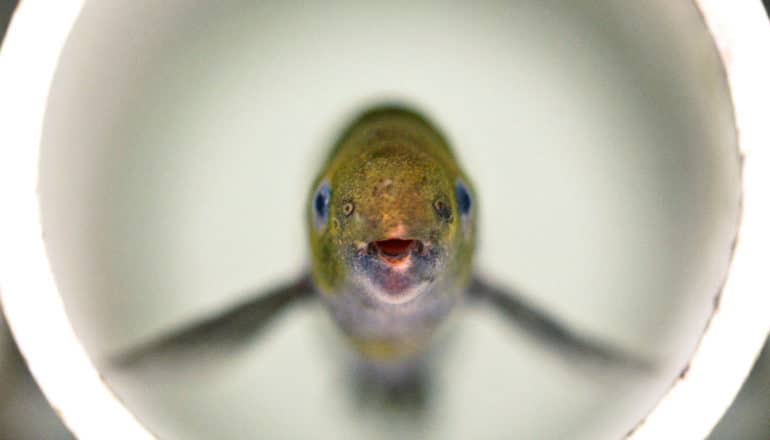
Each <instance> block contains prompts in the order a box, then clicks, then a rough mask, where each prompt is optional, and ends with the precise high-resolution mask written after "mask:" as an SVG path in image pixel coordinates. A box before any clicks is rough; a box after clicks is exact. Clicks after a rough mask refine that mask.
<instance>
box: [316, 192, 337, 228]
mask: <svg viewBox="0 0 770 440" xmlns="http://www.w3.org/2000/svg"><path fill="white" fill-rule="evenodd" d="M331 198H332V191H331V187H330V186H329V182H322V183H321V184H320V185H319V186H318V189H317V190H316V192H315V194H314V195H313V200H312V210H313V223H315V227H316V228H317V229H321V228H323V227H324V226H326V224H327V223H328V222H329V205H330V203H331Z"/></svg>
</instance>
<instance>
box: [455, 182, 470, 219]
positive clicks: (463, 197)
mask: <svg viewBox="0 0 770 440" xmlns="http://www.w3.org/2000/svg"><path fill="white" fill-rule="evenodd" d="M455 196H456V198H457V209H458V210H459V211H460V214H462V215H467V214H468V213H469V212H471V195H470V194H469V193H468V189H467V188H465V185H463V184H462V183H460V182H458V183H457V186H456V187H455Z"/></svg>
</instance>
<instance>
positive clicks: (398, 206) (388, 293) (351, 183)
mask: <svg viewBox="0 0 770 440" xmlns="http://www.w3.org/2000/svg"><path fill="white" fill-rule="evenodd" d="M308 205H309V229H310V241H311V248H312V250H313V273H314V278H315V279H316V284H318V285H319V287H320V290H321V291H322V292H325V293H328V294H332V295H333V294H335V292H337V291H339V290H340V289H338V288H337V287H338V286H340V285H343V284H346V283H347V285H351V284H352V285H355V286H358V287H359V289H358V290H359V291H360V292H359V294H362V295H368V296H370V297H372V298H373V299H374V300H375V301H378V302H379V303H381V304H394V305H395V304H403V303H407V302H409V301H411V300H412V299H414V298H416V297H418V296H419V295H420V294H422V293H424V292H426V291H429V290H430V287H431V286H432V285H435V283H436V282H437V281H439V280H445V279H446V277H447V275H449V276H451V277H459V279H465V278H467V277H469V275H470V256H471V253H472V251H473V242H474V240H473V238H474V237H473V236H474V233H475V231H474V229H475V228H474V223H475V221H474V220H475V211H476V202H475V196H474V194H473V190H472V187H471V185H470V183H469V181H468V179H467V178H466V177H465V176H464V175H463V174H462V172H461V171H460V170H459V168H458V167H457V166H455V165H454V163H452V162H447V161H446V160H445V159H442V157H441V156H438V157H437V156H436V155H432V154H430V152H429V151H426V150H425V149H424V148H421V147H420V145H416V144H414V143H411V142H408V141H404V140H401V141H392V142H379V143H373V145H369V146H366V147H365V148H361V149H360V150H359V151H357V152H356V154H352V155H349V157H348V158H347V160H345V161H343V162H342V163H339V164H337V165H336V166H335V167H333V168H332V169H330V170H329V171H328V172H327V173H325V174H324V175H322V176H320V177H319V179H318V180H317V182H316V185H315V187H314V189H313V192H312V193H311V196H310V201H309V203H308ZM353 290H355V289H353Z"/></svg>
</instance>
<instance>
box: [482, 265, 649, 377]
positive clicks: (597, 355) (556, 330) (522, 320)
mask: <svg viewBox="0 0 770 440" xmlns="http://www.w3.org/2000/svg"><path fill="white" fill-rule="evenodd" d="M468 293H469V296H470V297H471V298H476V299H478V300H481V301H484V302H486V303H488V304H490V305H492V306H493V308H494V309H495V310H496V311H498V312H499V313H500V314H502V316H503V317H504V318H506V319H507V320H508V321H509V322H510V323H511V324H513V325H516V326H518V327H519V328H521V329H523V330H524V331H526V332H527V333H528V334H530V335H531V336H532V337H534V338H535V339H537V340H538V341H539V342H542V343H544V344H546V345H548V346H550V347H552V348H554V349H556V350H557V351H558V352H559V353H560V354H562V355H563V356H566V357H569V358H575V357H579V358H584V359H588V360H594V361H599V362H601V363H606V364H616V365H622V366H627V367H631V368H635V369H641V370H650V369H651V366H650V364H649V363H648V362H647V361H644V360H642V359H638V358H636V357H634V356H632V355H629V354H626V353H624V352H622V351H621V350H619V349H617V348H615V347H612V346H610V345H609V344H607V343H604V342H602V341H597V340H593V339H590V338H587V337H585V336H582V335H580V334H578V333H577V332H575V331H574V330H572V329H570V328H569V327H567V326H566V325H564V324H562V323H560V322H559V321H558V320H557V319H556V318H555V317H554V316H551V315H549V314H548V313H547V312H545V311H543V310H540V309H538V308H537V307H535V306H534V305H532V304H530V303H528V302H527V301H526V300H525V299H524V298H523V297H522V296H521V295H520V294H518V292H516V291H515V290H512V289H504V288H501V287H499V286H496V285H493V284H490V283H488V282H486V281H484V280H482V279H480V278H479V277H478V276H474V277H473V280H472V281H471V285H470V287H469V290H468Z"/></svg>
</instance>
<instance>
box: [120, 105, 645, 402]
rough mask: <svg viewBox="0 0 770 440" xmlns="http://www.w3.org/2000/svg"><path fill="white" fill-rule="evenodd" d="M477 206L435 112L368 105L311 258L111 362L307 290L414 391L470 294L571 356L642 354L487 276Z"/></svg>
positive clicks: (188, 349)
mask: <svg viewBox="0 0 770 440" xmlns="http://www.w3.org/2000/svg"><path fill="white" fill-rule="evenodd" d="M479 215H480V206H479V203H478V197H477V192H476V188H475V186H474V184H473V182H472V181H471V179H470V177H469V176H468V175H467V174H466V173H465V171H464V170H463V169H462V167H461V166H460V164H459V162H458V160H457V157H456V156H455V154H454V152H453V150H452V148H451V147H450V145H449V142H448V141H447V138H446V137H445V135H444V134H443V133H442V132H441V131H439V129H438V128H437V126H436V125H435V124H434V123H433V122H432V121H431V120H429V119H428V118H426V117H425V116H423V115H422V114H420V113H419V112H418V111H416V110H413V109H411V108H408V107H406V106H400V105H392V104H386V105H380V106H376V107H374V108H371V109H369V110H367V111H365V112H363V113H362V114H360V115H359V116H358V117H356V118H355V119H354V120H353V121H352V122H351V123H350V125H349V126H348V127H347V128H346V129H345V130H344V131H343V132H342V134H341V135H340V136H339V138H338V140H337V141H336V142H335V143H334V145H333V146H332V148H331V151H330V153H329V155H328V156H327V158H326V160H325V161H323V163H322V164H321V166H320V170H319V171H318V173H317V174H316V177H315V179H314V180H313V183H312V185H311V188H310V190H309V195H308V198H307V203H306V212H305V217H306V222H305V224H306V230H307V248H308V251H309V252H308V253H309V256H310V258H309V260H310V264H309V267H308V268H307V269H306V270H304V271H302V273H300V274H299V275H298V276H297V277H296V278H295V279H293V280H288V281H286V282H285V283H283V284H279V285H276V286H273V287H272V288H269V289H266V291H261V292H260V291H258V292H257V293H255V294H254V297H253V299H250V300H247V301H245V302H243V303H240V304H237V305H235V306H233V307H231V308H230V309H228V310H225V311H223V312H220V313H217V314H215V315H213V316H211V317H208V318H206V319H204V320H202V321H200V322H196V323H193V324H190V325H187V326H184V327H181V328H179V329H178V330H176V331H173V332H171V333H170V334H167V335H164V336H161V337H159V338H157V339H153V340H151V341H149V342H148V343H145V344H142V345H140V346H138V347H136V348H134V349H132V350H129V351H127V352H124V353H121V354H120V355H119V356H118V357H116V358H115V364H116V365H120V366H121V367H130V366H132V365H136V364H139V363H142V362H147V361H148V360H152V359H159V358H163V359H166V360H168V359H172V360H173V359H182V358H185V357H187V358H192V359H194V358H195V357H196V356H197V357H200V356H203V354H204V353H207V352H211V351H214V350H224V351H227V350H232V349H236V348H237V347H242V346H244V345H247V344H248V343H250V342H251V341H254V340H255V339H256V337H257V335H258V334H259V333H260V332H261V331H263V330H264V329H265V328H266V327H267V325H268V323H269V322H270V321H272V320H274V319H278V317H279V316H280V315H281V313H282V312H283V311H285V310H286V309H288V308H290V307H293V306H296V305H297V304H300V303H303V302H308V301H318V302H320V303H321V304H322V305H323V308H324V309H325V310H327V311H328V314H329V316H331V318H332V321H333V322H334V323H335V324H336V327H337V328H338V329H339V333H340V334H341V335H343V339H344V340H345V341H347V344H348V346H349V347H350V348H351V350H352V351H353V352H354V353H356V371H359V374H358V375H359V376H360V377H362V378H364V379H363V381H364V382H366V383H369V384H372V383H376V384H377V387H378V388H379V389H385V390H408V392H409V393H412V392H413V391H414V388H415V384H416V383H418V382H419V380H417V379H416V378H420V377H423V376H424V366H425V364H426V361H425V358H426V357H427V356H426V353H429V352H430V351H431V347H432V346H434V345H435V344H436V340H437V339H439V336H437V335H439V334H441V333H442V331H443V328H445V327H446V326H448V325H449V323H450V322H452V321H453V320H455V318H456V319H461V315H462V312H463V310H464V309H465V308H467V307H469V305H471V304H472V305H483V306H486V307H490V308H491V309H492V310H494V311H495V312H496V313H498V314H499V315H500V316H502V317H503V318H504V319H505V320H507V321H508V322H510V323H511V324H512V325H514V326H515V327H517V328H519V329H520V330H522V331H524V332H525V333H527V334H529V335H531V336H532V337H533V338H535V339H536V340H537V341H539V342H541V343H543V344H544V345H547V346H548V347H550V348H552V349H553V350H555V351H557V352H558V353H560V354H561V355H562V356H564V357H565V358H584V359H592V360H594V361H599V362H602V363H609V364H620V365H643V364H645V362H644V361H643V360H640V359H637V358H635V357H634V356H632V355H629V354H628V353H625V352H624V351H622V350H619V349H617V348H616V347H613V346H611V345H609V344H606V343H603V342H602V341H597V340H594V339H592V338H589V337H586V336H583V335H581V334H580V333H579V332H577V331H576V330H574V329H572V328H570V327H569V326H567V325H565V324H563V323H562V322H560V321H559V319H558V318H556V317H554V316H552V315H551V314H549V313H547V312H546V311H544V310H542V309H541V308H539V307H537V306H536V305H535V304H534V303H533V302H531V301H530V300H528V299H526V298H527V296H526V295H524V294H523V293H522V292H519V291H518V290H516V289H514V288H510V287H504V286H501V285H499V284H496V283H494V282H491V281H490V280H488V279H487V278H485V277H484V276H483V275H481V273H480V271H479V270H478V269H477V268H476V267H475V263H474V255H475V251H476V249H477V240H478V225H479ZM397 394H398V393H397ZM401 394H403V393H401Z"/></svg>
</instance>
